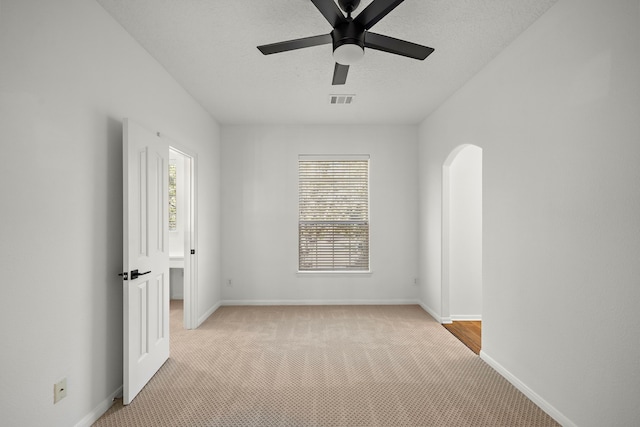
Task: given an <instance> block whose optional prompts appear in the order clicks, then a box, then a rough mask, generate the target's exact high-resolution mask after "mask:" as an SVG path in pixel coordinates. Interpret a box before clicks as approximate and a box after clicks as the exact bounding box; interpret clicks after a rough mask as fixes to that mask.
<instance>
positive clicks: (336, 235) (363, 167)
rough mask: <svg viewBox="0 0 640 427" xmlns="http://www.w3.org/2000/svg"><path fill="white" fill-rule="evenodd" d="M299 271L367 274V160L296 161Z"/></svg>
mask: <svg viewBox="0 0 640 427" xmlns="http://www.w3.org/2000/svg"><path fill="white" fill-rule="evenodd" d="M298 236H299V248H298V249H299V264H298V268H299V270H300V271H368V270H369V161H368V160H302V159H301V160H300V161H299V227H298Z"/></svg>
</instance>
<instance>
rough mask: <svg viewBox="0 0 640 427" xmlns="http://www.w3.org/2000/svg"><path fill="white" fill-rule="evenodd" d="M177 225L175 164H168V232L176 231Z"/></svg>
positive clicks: (172, 162)
mask: <svg viewBox="0 0 640 427" xmlns="http://www.w3.org/2000/svg"><path fill="white" fill-rule="evenodd" d="M177 223H178V199H177V197H176V163H175V161H171V162H169V231H176V230H177V225H178V224H177Z"/></svg>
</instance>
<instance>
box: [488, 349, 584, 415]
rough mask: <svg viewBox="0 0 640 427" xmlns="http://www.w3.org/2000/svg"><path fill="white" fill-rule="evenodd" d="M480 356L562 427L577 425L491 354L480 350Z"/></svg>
mask: <svg viewBox="0 0 640 427" xmlns="http://www.w3.org/2000/svg"><path fill="white" fill-rule="evenodd" d="M480 358H481V359H482V360H484V361H485V362H486V363H487V365H489V366H491V367H492V368H493V369H495V370H496V371H497V372H498V373H499V374H500V375H502V376H503V377H504V378H505V379H506V380H507V381H509V382H510V383H511V384H513V386H514V387H515V388H517V389H518V390H520V391H521V392H522V394H524V395H525V396H527V397H528V398H529V399H530V400H531V401H532V402H533V403H535V404H536V405H538V406H539V407H540V409H542V410H543V411H544V412H546V413H547V414H549V416H550V417H551V418H553V419H554V420H556V421H557V422H558V423H560V425H562V426H563V427H577V425H576V424H575V423H574V422H572V421H571V420H570V419H569V418H567V417H566V416H565V415H564V414H563V413H562V412H560V411H558V410H557V409H556V408H555V407H554V406H553V405H551V404H550V403H549V402H547V401H546V400H544V399H543V398H542V397H541V396H540V395H539V394H538V393H536V392H535V391H533V390H531V389H530V388H529V387H528V386H527V385H526V384H525V383H523V382H522V381H520V380H519V379H518V378H517V377H516V376H515V375H513V374H512V373H511V372H509V371H508V370H507V369H505V368H504V366H502V365H501V364H500V363H498V362H496V360H495V359H493V358H492V357H491V356H489V355H488V354H487V353H485V352H484V350H480Z"/></svg>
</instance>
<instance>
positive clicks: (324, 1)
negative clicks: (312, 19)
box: [311, 0, 346, 28]
mask: <svg viewBox="0 0 640 427" xmlns="http://www.w3.org/2000/svg"><path fill="white" fill-rule="evenodd" d="M311 2H312V3H313V4H314V5H315V6H316V7H317V8H318V10H319V11H320V13H322V15H323V16H324V17H325V19H326V20H327V21H329V24H331V26H332V27H334V28H335V27H337V26H338V24H340V23H342V22H345V21H346V18H345V17H344V15H343V14H342V11H341V10H340V8H339V7H338V5H337V4H336V3H335V2H334V1H333V0H311Z"/></svg>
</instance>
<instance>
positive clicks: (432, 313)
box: [418, 301, 451, 323]
mask: <svg viewBox="0 0 640 427" xmlns="http://www.w3.org/2000/svg"><path fill="white" fill-rule="evenodd" d="M418 304H420V307H422V309H423V310H424V311H426V312H427V313H428V314H429V316H431V317H433V318H434V319H435V321H436V322H438V323H451V319H449V321H448V322H446V319H444V318H442V317H440V315H439V314H437V313H436V312H435V310H434V309H432V308H431V307H429V306H428V305H426V304H425V303H423V302H422V301H420V302H419V303H418Z"/></svg>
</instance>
